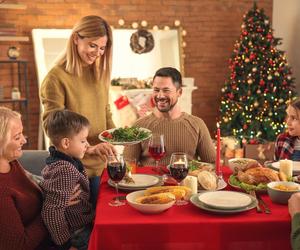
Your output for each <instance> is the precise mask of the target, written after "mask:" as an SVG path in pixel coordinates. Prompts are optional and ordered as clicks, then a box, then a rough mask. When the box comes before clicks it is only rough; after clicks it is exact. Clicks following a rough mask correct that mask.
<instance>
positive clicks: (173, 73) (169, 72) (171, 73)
mask: <svg viewBox="0 0 300 250" xmlns="http://www.w3.org/2000/svg"><path fill="white" fill-rule="evenodd" d="M157 76H160V77H171V79H172V82H173V84H174V85H175V87H176V89H179V88H182V77H181V74H180V72H179V71H178V70H177V69H175V68H172V67H165V68H160V69H159V70H157V71H156V72H155V75H154V77H153V80H154V78H155V77H157Z"/></svg>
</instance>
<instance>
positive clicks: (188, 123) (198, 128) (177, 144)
mask: <svg viewBox="0 0 300 250" xmlns="http://www.w3.org/2000/svg"><path fill="white" fill-rule="evenodd" d="M135 125H136V126H139V127H143V128H148V129H150V130H151V131H152V133H159V134H163V135H164V140H165V147H166V156H165V157H164V158H163V159H162V160H161V161H160V164H162V165H168V164H169V162H170V158H171V155H172V153H173V152H184V153H186V154H187V156H188V159H189V160H192V159H197V158H198V157H199V158H200V160H201V161H204V162H211V163H213V162H215V160H216V159H215V158H216V150H215V148H214V146H213V143H212V140H211V137H210V134H209V131H208V129H207V127H206V125H205V123H204V121H203V120H202V119H200V118H199V117H196V116H193V115H189V114H187V113H182V115H181V116H180V117H179V118H177V119H173V120H172V119H168V118H157V117H156V116H155V115H154V114H150V115H148V116H145V117H143V118H141V119H139V120H138V121H136V123H135ZM124 155H125V158H126V157H128V158H131V159H132V158H136V159H137V161H139V162H140V163H141V164H142V165H143V166H154V165H155V161H154V159H153V158H151V156H150V155H149V153H148V141H144V142H142V143H139V144H135V145H131V146H126V147H125V149H124Z"/></svg>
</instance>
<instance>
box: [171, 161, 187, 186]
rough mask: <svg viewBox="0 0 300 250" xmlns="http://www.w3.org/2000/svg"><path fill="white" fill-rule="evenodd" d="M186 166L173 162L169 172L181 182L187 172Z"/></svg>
mask: <svg viewBox="0 0 300 250" xmlns="http://www.w3.org/2000/svg"><path fill="white" fill-rule="evenodd" d="M188 171H189V170H188V168H187V167H186V166H185V165H184V164H174V165H171V166H170V172H171V175H172V177H173V178H174V179H175V180H176V181H178V182H181V181H182V180H183V179H184V178H185V177H186V176H187V174H188Z"/></svg>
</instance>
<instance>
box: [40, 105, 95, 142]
mask: <svg viewBox="0 0 300 250" xmlns="http://www.w3.org/2000/svg"><path fill="white" fill-rule="evenodd" d="M89 126H90V122H89V120H88V119H87V118H86V117H84V116H82V115H80V114H78V113H75V112H72V111H69V110H66V109H65V110H57V111H52V112H50V113H49V115H48V117H47V119H46V121H45V132H46V134H47V135H48V137H49V138H50V140H51V142H52V143H53V145H54V146H58V145H59V143H60V141H61V139H63V138H66V137H72V136H74V135H76V134H78V133H79V132H80V131H81V130H82V129H83V128H85V127H89Z"/></svg>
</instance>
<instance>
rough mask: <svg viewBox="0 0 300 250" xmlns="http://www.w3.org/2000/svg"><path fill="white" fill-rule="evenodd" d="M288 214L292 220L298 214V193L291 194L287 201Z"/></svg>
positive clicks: (299, 205)
mask: <svg viewBox="0 0 300 250" xmlns="http://www.w3.org/2000/svg"><path fill="white" fill-rule="evenodd" d="M289 212H290V215H291V218H293V216H294V215H295V214H296V213H299V212H300V192H299V193H295V194H293V195H292V196H291V198H290V199H289Z"/></svg>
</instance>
